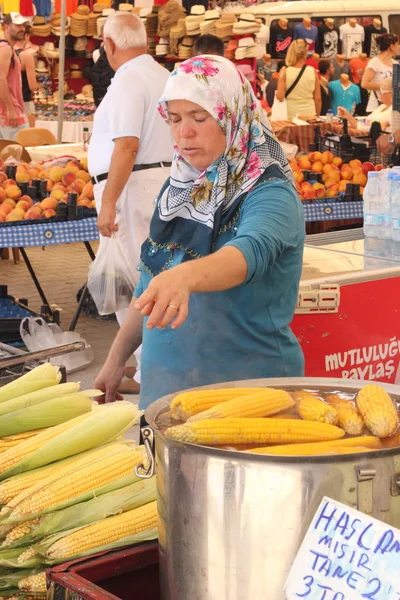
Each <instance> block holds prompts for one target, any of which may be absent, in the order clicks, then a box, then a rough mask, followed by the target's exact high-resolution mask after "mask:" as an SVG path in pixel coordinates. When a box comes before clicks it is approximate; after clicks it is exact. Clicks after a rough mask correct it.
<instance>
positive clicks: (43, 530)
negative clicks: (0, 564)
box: [3, 477, 156, 547]
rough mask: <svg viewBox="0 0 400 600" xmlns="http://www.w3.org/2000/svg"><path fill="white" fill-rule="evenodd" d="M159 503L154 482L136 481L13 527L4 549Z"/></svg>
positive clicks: (153, 480) (151, 480) (152, 480)
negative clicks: (155, 501)
mask: <svg viewBox="0 0 400 600" xmlns="http://www.w3.org/2000/svg"><path fill="white" fill-rule="evenodd" d="M155 499H156V482H155V478H154V477H152V478H150V479H145V480H141V481H137V482H136V483H133V484H131V485H127V486H125V487H123V488H120V489H118V490H115V491H112V492H109V493H105V494H103V495H99V496H97V495H96V496H95V497H94V498H92V499H91V500H88V501H86V502H79V503H77V504H74V505H72V506H69V507H68V508H65V509H63V510H57V511H55V512H51V513H49V514H47V515H43V516H41V517H38V518H36V519H33V520H32V521H26V522H24V523H20V524H18V525H16V526H15V527H14V529H13V530H12V532H11V534H10V535H9V536H8V538H7V540H6V541H5V542H4V543H3V546H13V547H15V546H17V547H18V546H23V545H26V544H34V543H36V542H40V541H41V540H43V538H45V537H47V536H49V535H54V534H55V533H59V532H62V531H67V530H72V529H76V528H78V527H86V526H87V525H90V524H91V523H96V522H98V521H101V520H102V519H105V518H107V517H110V516H112V515H117V514H120V513H123V512H127V511H128V510H133V509H134V508H138V507H139V506H142V505H144V504H148V503H149V502H153V501H154V500H155Z"/></svg>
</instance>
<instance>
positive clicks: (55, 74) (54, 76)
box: [51, 62, 70, 79]
mask: <svg viewBox="0 0 400 600" xmlns="http://www.w3.org/2000/svg"><path fill="white" fill-rule="evenodd" d="M69 76H70V70H69V69H65V70H64V79H69ZM51 77H52V79H59V77H60V63H58V62H55V63H54V64H53V67H52V69H51Z"/></svg>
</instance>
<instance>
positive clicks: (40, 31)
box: [31, 17, 51, 37]
mask: <svg viewBox="0 0 400 600" xmlns="http://www.w3.org/2000/svg"><path fill="white" fill-rule="evenodd" d="M35 18H36V17H35ZM39 18H40V19H41V17H39ZM31 34H32V35H35V36H37V37H48V36H49V35H50V34H51V25H50V23H46V24H43V25H32V30H31Z"/></svg>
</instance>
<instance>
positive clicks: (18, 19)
mask: <svg viewBox="0 0 400 600" xmlns="http://www.w3.org/2000/svg"><path fill="white" fill-rule="evenodd" d="M9 17H10V19H11V22H12V23H14V25H23V24H24V23H26V22H27V21H29V19H28V18H26V17H23V16H22V15H20V14H19V13H17V12H11V13H9Z"/></svg>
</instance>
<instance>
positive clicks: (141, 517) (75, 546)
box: [46, 502, 158, 560]
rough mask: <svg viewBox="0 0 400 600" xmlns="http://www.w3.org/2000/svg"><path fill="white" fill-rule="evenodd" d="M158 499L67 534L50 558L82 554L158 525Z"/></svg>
mask: <svg viewBox="0 0 400 600" xmlns="http://www.w3.org/2000/svg"><path fill="white" fill-rule="evenodd" d="M157 520H158V515H157V502H149V504H145V505H144V506H141V507H140V508H135V509H133V510H130V511H128V512H125V513H122V514H121V515H116V516H115V517H109V518H108V519H104V520H103V521H99V522H98V523H94V524H93V525H88V526H87V527H83V528H81V529H78V530H77V531H74V532H72V533H70V534H67V535H65V536H63V537H62V538H61V539H59V540H58V541H57V542H55V543H54V544H53V545H52V546H50V548H49V549H48V551H47V553H46V558H47V559H50V560H58V559H64V558H69V557H72V556H75V555H76V554H81V553H82V552H85V551H86V550H91V549H95V548H98V547H101V546H103V545H105V544H109V543H112V542H114V541H117V540H119V539H123V538H126V537H129V536H131V535H135V534H137V533H140V532H142V531H147V530H148V529H153V528H154V527H156V526H157Z"/></svg>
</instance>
